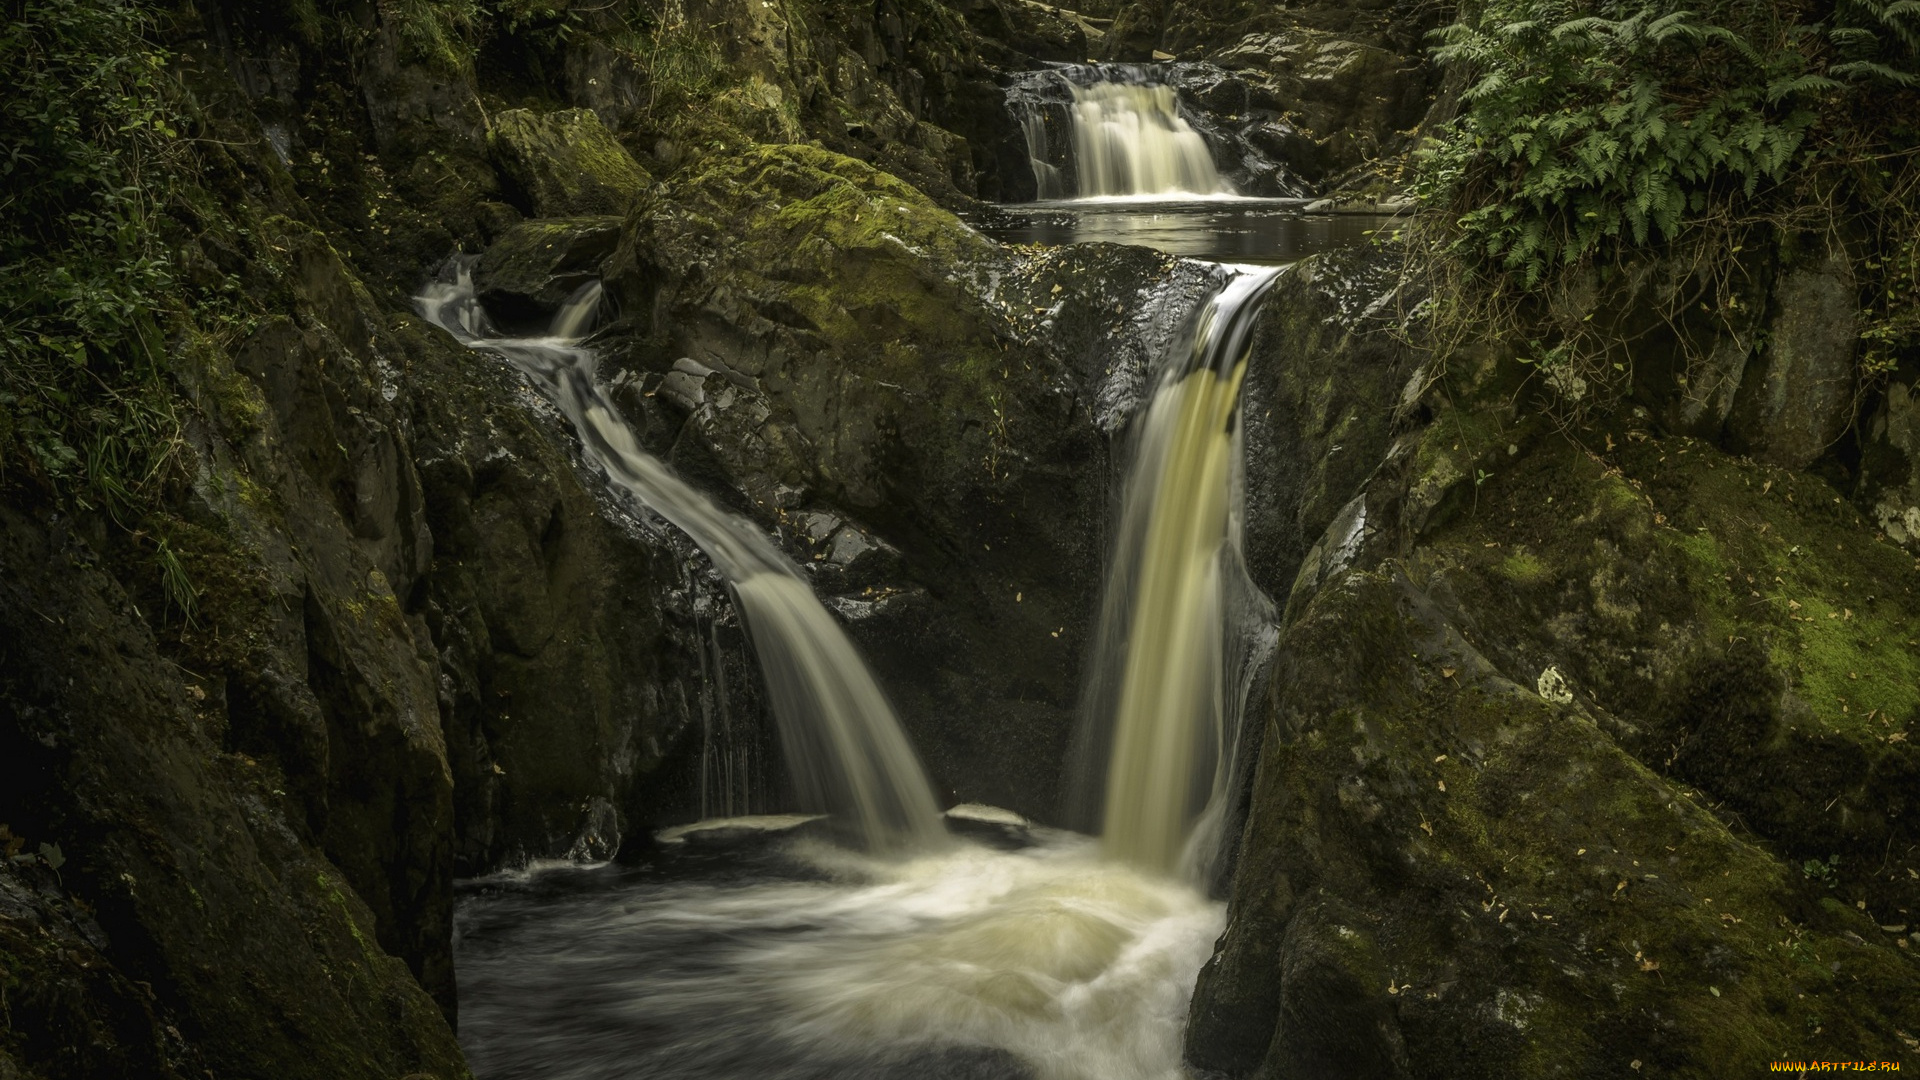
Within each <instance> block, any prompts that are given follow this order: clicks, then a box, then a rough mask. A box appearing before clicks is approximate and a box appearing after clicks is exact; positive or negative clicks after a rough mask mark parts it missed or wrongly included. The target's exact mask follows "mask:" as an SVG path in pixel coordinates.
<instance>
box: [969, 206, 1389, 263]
mask: <svg viewBox="0 0 1920 1080" xmlns="http://www.w3.org/2000/svg"><path fill="white" fill-rule="evenodd" d="M1303 206H1304V201H1303V200H1299V199H1241V200H1233V201H1204V202H1158V203H1147V202H1131V201H1119V202H1093V201H1077V200H1076V201H1069V202H1048V203H1014V204H1003V205H999V206H995V207H992V208H990V209H988V210H983V211H981V212H980V213H978V214H975V215H973V216H972V217H971V218H970V219H969V220H970V222H971V223H972V225H973V226H974V227H975V228H977V229H979V230H980V231H981V232H983V233H985V234H986V235H988V236H990V237H992V238H994V239H995V240H999V241H1001V242H1003V243H1008V244H1049V245H1052V244H1083V243H1092V242H1097V241H1104V242H1106V243H1113V244H1135V245H1138V246H1141V247H1150V248H1157V249H1158V250H1161V251H1165V252H1168V253H1169V254H1173V255H1184V256H1187V257H1189V258H1196V259H1217V260H1219V261H1221V262H1244V263H1288V262H1293V261H1295V260H1297V259H1303V258H1305V257H1307V256H1308V255H1314V254H1318V253H1320V252H1323V251H1331V250H1333V249H1335V248H1342V247H1347V246H1349V245H1351V244H1358V243H1362V242H1365V241H1367V240H1371V239H1373V238H1374V237H1375V236H1376V235H1383V234H1385V233H1391V232H1392V231H1393V230H1395V229H1399V228H1403V227H1405V226H1406V224H1407V223H1408V222H1409V221H1410V220H1411V219H1410V218H1406V217H1391V216H1388V215H1384V214H1308V213H1306V212H1304V210H1303V209H1302V207H1303Z"/></svg>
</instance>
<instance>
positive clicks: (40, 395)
mask: <svg viewBox="0 0 1920 1080" xmlns="http://www.w3.org/2000/svg"><path fill="white" fill-rule="evenodd" d="M16 10H17V11H18V12H19V13H20V14H19V17H17V18H14V19H11V20H9V21H7V22H5V23H4V24H0V69H4V70H6V71H7V72H8V78H9V87H8V91H7V93H6V94H5V95H0V146H4V147H5V148H6V150H5V152H4V156H0V192H4V194H3V195H0V207H4V211H5V213H4V216H0V407H4V409H5V415H4V420H0V480H16V481H17V480H21V479H31V480H36V481H38V482H40V483H41V484H42V485H44V486H47V487H50V488H51V489H52V490H53V491H54V492H55V493H56V494H58V495H60V496H62V497H64V498H66V499H68V500H70V501H71V502H73V503H74V504H76V505H78V506H81V507H83V508H103V509H105V510H107V511H108V512H109V513H112V514H113V515H115V516H116V517H124V516H125V515H127V514H128V513H130V512H131V511H132V510H133V508H134V504H135V503H136V502H138V501H139V500H140V499H141V498H142V497H144V495H145V494H146V493H147V492H148V491H149V490H150V489H151V488H152V487H153V486H154V484H155V483H156V481H157V480H158V479H159V478H160V477H161V476H162V475H163V473H164V472H165V471H166V469H167V467H168V465H169V463H170V462H171V460H172V459H173V457H174V454H175V451H176V449H177V447H178V445H179V427H180V422H179V418H178V416H177V415H176V412H175V406H174V403H173V399H172V396H171V394H170V393H169V392H168V388H167V385H166V379H165V374H164V364H163V358H164V354H165V347H164V341H163V339H162V335H161V332H160V318H161V316H162V314H163V313H164V312H165V311H166V310H167V309H168V308H169V307H170V306H172V305H174V303H175V282H174V274H173V265H172V260H171V256H170V253H169V252H168V250H167V248H166V246H165V245H164V243H163V242H162V241H161V239H160V237H159V235H158V233H157V230H156V228H155V225H156V217H157V213H158V208H159V206H160V204H161V202H162V201H163V200H164V199H165V198H166V196H167V193H168V191H169V190H170V184H171V179H170V178H171V176H172V175H173V172H174V168H175V166H176V165H177V164H178V160H179V158H180V155H181V154H182V152H183V151H182V150H181V149H180V146H181V144H180V143H179V141H178V140H179V136H180V131H179V121H178V112H177V109H176V107H175V102H174V91H173V89H172V83H171V82H170V81H169V79H168V78H167V74H166V69H167V63H168V57H167V54H166V53H165V52H164V51H163V50H161V49H160V48H159V47H157V46H155V45H154V44H152V43H151V42H149V41H148V40H147V37H146V31H147V11H146V8H145V6H144V5H143V4H140V3H135V2H132V0H28V2H26V3H23V4H21V5H19V7H18V8H16Z"/></svg>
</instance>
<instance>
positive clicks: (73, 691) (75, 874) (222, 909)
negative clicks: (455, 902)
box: [0, 509, 463, 1078]
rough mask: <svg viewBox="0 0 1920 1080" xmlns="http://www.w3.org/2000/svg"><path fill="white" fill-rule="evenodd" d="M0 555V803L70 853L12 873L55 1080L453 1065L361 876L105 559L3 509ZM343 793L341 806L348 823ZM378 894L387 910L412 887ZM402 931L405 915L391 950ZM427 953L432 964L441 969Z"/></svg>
mask: <svg viewBox="0 0 1920 1080" xmlns="http://www.w3.org/2000/svg"><path fill="white" fill-rule="evenodd" d="M0 570H3V571H4V573H3V574H0V580H4V582H5V585H4V586H0V642H4V644H0V792H3V794H0V815H4V816H5V817H6V818H8V821H9V828H10V829H11V830H12V831H13V832H14V833H16V834H18V835H19V836H21V837H22V838H24V840H25V841H27V842H28V843H29V844H31V847H30V848H29V849H28V850H30V851H45V850H47V849H48V848H57V849H58V852H59V856H58V858H59V861H58V863H57V865H56V864H55V863H53V862H51V861H49V860H45V859H43V860H42V861H41V862H39V863H38V864H35V865H22V866H15V865H9V866H7V867H5V868H4V869H0V904H3V905H4V909H5V913H6V915H7V920H6V921H5V923H4V924H0V925H4V926H5V927H6V929H4V930H0V947H4V948H5V949H6V955H7V966H8V968H9V971H10V972H12V973H16V974H17V975H25V976H26V978H25V982H24V985H22V986H20V987H19V989H16V990H14V991H13V992H11V993H10V998H11V1015H10V1021H11V1022H10V1027H12V1029H13V1030H15V1031H20V1030H27V1031H33V1030H35V1029H36V1028H38V1030H39V1032H40V1035H38V1036H36V1037H35V1038H34V1039H30V1040H29V1042H28V1045H27V1046H25V1047H24V1049H25V1051H26V1053H27V1055H28V1056H27V1060H28V1062H29V1063H30V1064H31V1066H32V1067H33V1068H35V1069H36V1071H38V1070H41V1069H44V1070H46V1071H45V1072H44V1073H43V1075H49V1076H63V1077H64V1076H73V1077H79V1076H88V1075H99V1074H100V1072H99V1071H98V1070H106V1071H117V1070H120V1069H127V1070H130V1071H133V1072H137V1073H140V1074H143V1075H152V1076H162V1077H170V1076H187V1075H199V1074H200V1073H201V1072H203V1071H204V1070H205V1069H209V1068H211V1069H213V1070H216V1071H217V1072H219V1073H223V1074H233V1075H267V1074H273V1075H283V1076H311V1077H315V1078H319V1077H337V1076H343V1075H374V1074H394V1075H398V1074H403V1073H407V1072H415V1071H427V1072H435V1073H439V1074H441V1075H455V1074H457V1073H459V1072H460V1071H461V1070H462V1069H463V1065H462V1064H461V1059H460V1051H459V1049H458V1047H457V1046H456V1045H455V1043H454V1040H453V1036H452V1033H451V1031H450V1030H449V1028H448V1027H447V1025H446V1023H445V1022H444V1020H443V1019H442V1018H441V1016H440V1010H439V1009H438V1008H437V1007H436V1005H435V1002H434V1000H433V999H432V998H431V997H430V996H428V994H427V993H425V992H424V991H422V989H421V987H420V984H419V983H418V982H416V981H415V975H414V974H413V973H410V972H409V970H408V965H407V964H406V963H404V962H402V961H401V960H399V959H396V958H395V957H394V956H391V955H388V953H387V952H386V951H384V949H383V945H384V944H385V943H384V942H383V943H381V944H376V943H375V934H376V932H377V929H378V922H379V920H378V918H377V917H376V915H375V913H374V912H373V911H372V910H370V909H369V907H368V905H366V904H364V903H362V902H361V899H360V895H361V891H360V890H359V889H356V888H355V887H354V885H352V884H349V881H348V879H347V877H345V876H344V875H343V873H342V870H341V869H338V868H336V864H335V863H334V862H332V861H330V860H329V859H328V858H327V857H326V856H325V855H323V854H322V853H321V852H320V851H319V850H318V849H317V848H316V846H315V845H314V844H313V842H312V840H311V839H310V838H309V837H307V836H303V835H302V833H303V831H304V830H303V828H302V826H301V824H300V823H301V822H302V820H303V817H304V814H303V810H304V808H303V807H302V806H301V805H300V799H299V798H298V796H297V795H295V794H292V793H290V792H289V790H288V788H289V786H290V785H289V782H288V779H287V773H285V772H283V771H282V769H281V768H280V767H278V765H277V764H276V763H273V762H263V761H260V760H257V759H254V758H251V757H250V756H247V755H244V754H233V753H229V752H226V751H225V750H224V749H223V747H222V746H221V744H220V733H221V731H222V729H223V727H225V726H226V723H227V721H226V719H225V718H223V717H221V716H220V715H219V711H218V710H217V709H215V708H208V707H207V703H208V695H207V693H206V690H205V689H204V684H201V683H199V682H197V681H196V680H194V678H193V677H192V676H189V675H186V674H185V673H183V672H182V671H181V669H180V668H178V667H176V666H175V665H173V664H172V663H170V662H168V661H167V660H165V659H163V658H162V657H161V656H160V655H159V653H158V652H157V650H156V648H155V642H154V640H153V637H152V635H151V633H150V632H149V631H148V629H147V627H146V626H145V625H144V623H143V621H142V620H141V618H140V616H139V615H138V614H137V612H136V610H135V609H134V607H133V606H132V604H131V603H130V602H129V600H128V598H127V596H126V594H125V593H124V592H122V591H121V590H120V588H119V586H118V585H117V584H116V583H115V582H114V581H113V580H112V579H111V578H109V577H108V576H107V575H106V574H105V573H104V572H103V570H102V569H101V566H100V562H99V557H98V556H97V555H96V554H95V553H94V552H92V551H91V550H89V549H88V547H87V545H86V544H85V543H84V542H82V541H80V540H79V539H78V538H77V537H75V536H73V535H72V534H71V533H69V532H67V531H66V530H65V529H64V528H63V527H61V526H60V525H58V524H55V525H53V526H52V527H51V528H49V527H47V526H45V525H42V524H38V523H35V522H33V521H31V520H29V519H27V518H25V517H24V516H22V515H20V514H18V513H16V512H15V511H13V510H11V509H9V510H7V511H5V513H4V515H0ZM188 691H195V692H196V693H189V692H188ZM196 694H197V696H196ZM389 749H391V750H395V751H397V752H398V753H397V756H398V757H400V758H401V760H399V761H395V762H392V763H391V764H389V765H387V766H385V768H387V769H390V770H393V771H400V770H406V769H408V768H410V767H411V766H410V764H409V763H408V762H407V761H406V760H405V759H406V757H407V754H408V751H407V748H406V747H405V744H404V741H403V740H396V741H395V742H394V744H393V745H391V746H390V747H389ZM363 775H366V777H367V779H369V780H372V779H374V775H373V774H372V773H371V772H368V773H366V774H363ZM389 775H391V773H389ZM344 802H345V800H343V799H338V798H336V799H334V800H332V804H333V807H334V812H335V815H336V818H337V819H339V824H340V826H341V827H342V828H350V827H351V825H350V824H348V823H349V821H350V820H351V817H352V815H351V810H350V807H348V806H346V805H343V804H344ZM426 805H427V806H428V807H429V808H430V807H431V806H432V805H433V798H432V794H431V792H430V793H429V796H428V798H427V800H426ZM387 808H388V809H389V810H398V811H401V812H402V813H401V814H399V815H396V818H398V819H400V820H404V814H405V813H406V812H409V808H407V807H405V806H404V805H400V804H395V803H388V804H387ZM392 820H395V818H390V819H389V826H390V825H391V822H392ZM290 825H291V827H290ZM354 839H355V840H356V841H357V842H361V843H369V844H373V845H377V846H374V847H373V848H372V849H371V850H369V851H368V852H367V856H368V858H370V859H377V858H380V857H382V856H383V855H386V854H388V853H391V852H393V851H394V850H395V847H394V844H395V841H396V840H401V837H397V836H394V835H393V834H392V832H391V831H389V832H388V833H387V834H386V835H385V836H382V837H372V836H367V835H364V834H362V835H358V836H356V837H355V838H354ZM41 845H45V847H42V846H41ZM22 846H26V845H22ZM14 850H15V851H18V850H20V849H19V848H18V847H16V848H15V849H14ZM414 865H416V866H418V865H419V864H417V863H415V864H414ZM428 866H429V867H430V866H431V864H430V863H429V864H428ZM56 870H57V875H56V873H55V871H56ZM428 872H429V873H430V872H431V871H430V869H429V870H428ZM396 884H399V883H398V882H396ZM365 887H366V890H367V893H368V894H371V895H374V896H375V897H376V898H377V900H378V902H379V903H380V904H381V905H382V906H383V907H384V908H385V909H386V910H388V911H390V912H391V911H394V910H395V908H394V905H393V899H394V898H395V897H396V896H401V895H405V894H404V893H403V892H401V891H400V890H398V889H396V890H391V891H390V890H388V889H387V888H385V887H384V883H383V882H380V881H378V880H376V881H371V882H366V883H365ZM406 914H407V916H408V917H409V918H412V919H415V920H417V921H416V922H415V923H414V925H416V926H431V925H432V922H431V915H430V914H427V913H422V912H418V911H414V912H407V913H406ZM423 914H426V917H425V918H421V916H422V915H423ZM36 926H37V927H38V928H39V929H40V931H41V932H42V933H41V934H39V935H35V934H34V933H33V932H32V930H31V928H34V927H36ZM54 942H68V943H70V945H69V947H66V948H49V946H50V945H51V944H52V943H54ZM411 943H412V939H411V938H409V937H408V936H407V933H406V931H405V929H404V927H403V928H401V932H400V933H399V934H397V935H396V936H395V944H394V945H391V946H386V948H391V949H394V951H399V950H398V948H397V946H404V945H407V944H411ZM89 960H90V961H92V962H91V963H88V961H89ZM430 965H431V961H429V966H428V967H427V968H426V969H425V971H424V974H425V975H426V976H427V977H428V978H429V979H431V978H432V977H433V976H434V975H436V974H441V975H443V977H444V975H450V972H444V973H442V972H436V971H434V970H433V969H432V968H431V966H430ZM416 970H419V969H416ZM36 1020H39V1021H42V1022H44V1023H45V1025H46V1026H45V1027H39V1025H38V1024H36V1022H35V1021H36ZM22 1024H24V1025H25V1027H24V1029H23V1028H22V1027H21V1025H22ZM67 1039H71V1040H72V1041H71V1042H66V1043H64V1045H63V1044H62V1040H67ZM290 1045H292V1046H297V1047H298V1048H299V1052H298V1053H297V1054H290V1053H288V1052H287V1048H288V1047H289V1046H290Z"/></svg>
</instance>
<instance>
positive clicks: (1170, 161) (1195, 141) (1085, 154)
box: [1073, 82, 1231, 199]
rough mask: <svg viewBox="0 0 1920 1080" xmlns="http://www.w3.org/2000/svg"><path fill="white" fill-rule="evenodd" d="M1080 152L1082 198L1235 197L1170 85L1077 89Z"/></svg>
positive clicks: (1075, 116) (1077, 148)
mask: <svg viewBox="0 0 1920 1080" xmlns="http://www.w3.org/2000/svg"><path fill="white" fill-rule="evenodd" d="M1073 152H1074V154H1075V159H1076V160H1075V164H1076V165H1077V166H1078V173H1079V179H1080V197H1081V198H1083V199H1087V198H1098V197H1102V196H1114V195H1219V194H1230V193H1231V189H1230V188H1227V187H1226V185H1225V182H1224V181H1222V180H1221V179H1220V172H1219V170H1218V169H1215V168H1214V166H1213V154H1212V153H1211V152H1209V151H1208V149H1207V143H1206V140H1205V139H1202V138H1201V137H1200V133H1199V132H1197V131H1195V130H1193V126H1192V125H1191V124H1188V123H1187V122H1186V120H1184V119H1182V118H1181V116H1180V98H1179V95H1177V94H1175V93H1174V90H1173V87H1171V86H1168V85H1166V84H1165V83H1147V84H1140V83H1129V82H1096V83H1093V84H1092V85H1090V86H1077V85H1076V86H1074V88H1073Z"/></svg>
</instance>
